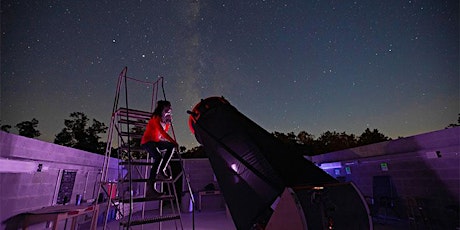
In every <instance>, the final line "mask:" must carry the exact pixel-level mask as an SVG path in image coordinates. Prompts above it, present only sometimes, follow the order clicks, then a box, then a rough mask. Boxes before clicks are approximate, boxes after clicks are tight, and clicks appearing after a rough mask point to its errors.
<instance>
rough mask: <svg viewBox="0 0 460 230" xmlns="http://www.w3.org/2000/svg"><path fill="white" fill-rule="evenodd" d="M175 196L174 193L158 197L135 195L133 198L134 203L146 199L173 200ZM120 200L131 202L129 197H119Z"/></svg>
mask: <svg viewBox="0 0 460 230" xmlns="http://www.w3.org/2000/svg"><path fill="white" fill-rule="evenodd" d="M173 199H174V196H173V195H162V196H158V197H134V198H133V203H137V202H146V201H155V200H173ZM118 201H120V202H123V203H129V198H127V199H119V200H118Z"/></svg>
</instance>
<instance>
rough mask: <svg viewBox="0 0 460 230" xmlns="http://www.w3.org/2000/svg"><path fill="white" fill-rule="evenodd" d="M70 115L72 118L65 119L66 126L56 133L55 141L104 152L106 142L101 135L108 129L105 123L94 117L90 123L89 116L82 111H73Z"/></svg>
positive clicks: (90, 150) (89, 150)
mask: <svg viewBox="0 0 460 230" xmlns="http://www.w3.org/2000/svg"><path fill="white" fill-rule="evenodd" d="M70 117H71V118H72V119H66V120H64V125H65V128H63V129H62V131H61V132H60V133H58V134H57V135H56V138H55V139H54V143H55V144H59V145H64V146H68V147H72V148H76V149H80V150H84V151H88V152H93V153H100V154H104V152H105V146H106V143H105V142H101V141H100V139H101V137H100V136H99V135H100V134H102V133H105V132H106V131H107V127H106V126H105V124H104V123H102V122H99V121H97V120H96V119H93V121H92V124H91V125H89V119H88V117H87V116H86V115H85V114H84V113H82V112H73V113H71V114H70Z"/></svg>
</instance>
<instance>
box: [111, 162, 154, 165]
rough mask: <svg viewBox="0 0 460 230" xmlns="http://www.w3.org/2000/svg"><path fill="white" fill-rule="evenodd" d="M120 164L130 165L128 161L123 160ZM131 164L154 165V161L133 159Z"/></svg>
mask: <svg viewBox="0 0 460 230" xmlns="http://www.w3.org/2000/svg"><path fill="white" fill-rule="evenodd" d="M118 164H119V165H129V162H128V161H121V162H119V163H118ZM131 165H153V162H145V161H131Z"/></svg>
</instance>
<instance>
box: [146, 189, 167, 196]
mask: <svg viewBox="0 0 460 230" xmlns="http://www.w3.org/2000/svg"><path fill="white" fill-rule="evenodd" d="M163 195H164V193H162V192H158V191H157V190H156V189H147V192H146V193H145V197H148V198H158V197H160V196H163Z"/></svg>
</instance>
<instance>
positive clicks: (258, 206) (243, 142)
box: [189, 97, 337, 229]
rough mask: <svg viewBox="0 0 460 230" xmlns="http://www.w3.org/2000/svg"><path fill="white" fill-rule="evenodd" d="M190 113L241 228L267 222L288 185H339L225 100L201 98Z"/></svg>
mask: <svg viewBox="0 0 460 230" xmlns="http://www.w3.org/2000/svg"><path fill="white" fill-rule="evenodd" d="M189 114H190V118H189V125H190V129H191V131H192V132H193V133H194V135H195V137H196V139H197V141H198V142H199V143H200V144H201V145H202V146H203V147H204V150H205V152H206V154H207V155H208V157H209V160H210V162H211V165H212V167H213V170H214V173H215V174H216V178H217V181H218V183H219V186H220V188H221V190H222V191H223V195H224V198H225V201H226V203H227V205H228V208H229V210H230V213H231V215H232V218H233V221H234V223H235V225H236V227H237V229H253V228H258V226H259V225H260V226H263V225H264V224H266V222H267V221H268V220H269V218H270V216H271V214H272V211H273V210H272V209H271V206H272V205H273V203H274V202H275V201H276V199H277V197H279V196H280V194H281V193H282V192H283V190H284V188H285V187H294V186H317V185H318V186H321V185H324V184H330V183H336V182H337V181H336V180H335V179H334V178H333V177H331V176H330V175H328V174H327V173H325V172H324V171H323V170H321V169H320V168H318V167H316V166H315V165H314V164H313V163H311V162H310V161H308V160H306V159H305V158H304V157H303V156H302V155H301V154H298V153H296V152H295V151H294V150H293V149H292V148H291V147H290V146H288V145H286V144H284V143H282V142H280V141H279V140H278V139H277V138H275V137H274V136H273V135H272V134H270V133H269V132H267V131H266V130H264V129H263V128H261V127H260V126H258V125H257V124H256V123H254V122H253V121H251V120H250V119H249V118H247V117H246V116H244V115H243V114H242V113H240V112H239V111H238V110H237V109H236V108H235V107H233V106H232V105H230V103H229V102H228V101H227V100H225V99H224V98H223V97H210V98H207V99H204V100H201V102H200V103H198V104H197V105H196V106H195V107H194V108H193V110H192V111H189Z"/></svg>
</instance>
